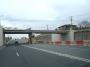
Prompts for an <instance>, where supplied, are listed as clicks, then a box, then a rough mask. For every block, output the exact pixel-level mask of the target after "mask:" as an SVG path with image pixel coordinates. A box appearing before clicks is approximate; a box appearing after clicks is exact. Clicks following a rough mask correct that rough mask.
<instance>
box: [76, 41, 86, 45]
mask: <svg viewBox="0 0 90 67" xmlns="http://www.w3.org/2000/svg"><path fill="white" fill-rule="evenodd" d="M76 44H77V46H83V45H84V44H85V42H84V40H77V41H76Z"/></svg>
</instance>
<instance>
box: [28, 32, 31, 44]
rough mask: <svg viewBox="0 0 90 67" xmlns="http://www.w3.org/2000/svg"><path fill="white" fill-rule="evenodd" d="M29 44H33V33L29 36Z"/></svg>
mask: <svg viewBox="0 0 90 67" xmlns="http://www.w3.org/2000/svg"><path fill="white" fill-rule="evenodd" d="M28 38H29V39H28V43H29V44H32V33H30V34H28Z"/></svg>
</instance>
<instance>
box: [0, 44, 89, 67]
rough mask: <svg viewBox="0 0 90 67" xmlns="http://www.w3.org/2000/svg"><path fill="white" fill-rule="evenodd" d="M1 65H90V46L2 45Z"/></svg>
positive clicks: (84, 66) (26, 66)
mask: <svg viewBox="0 0 90 67" xmlns="http://www.w3.org/2000/svg"><path fill="white" fill-rule="evenodd" d="M0 67H90V47H70V46H55V45H39V44H36V45H20V46H8V47H6V46H2V47H0Z"/></svg>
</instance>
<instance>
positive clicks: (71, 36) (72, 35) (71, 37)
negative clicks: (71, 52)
mask: <svg viewBox="0 0 90 67" xmlns="http://www.w3.org/2000/svg"><path fill="white" fill-rule="evenodd" d="M68 38H69V40H70V41H71V44H72V45H73V44H74V43H73V42H74V30H72V28H71V29H70V31H69V34H68Z"/></svg>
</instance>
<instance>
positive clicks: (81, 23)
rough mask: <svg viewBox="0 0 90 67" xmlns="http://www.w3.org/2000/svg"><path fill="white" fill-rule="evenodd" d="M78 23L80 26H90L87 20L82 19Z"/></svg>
mask: <svg viewBox="0 0 90 67" xmlns="http://www.w3.org/2000/svg"><path fill="white" fill-rule="evenodd" d="M78 25H79V26H80V27H90V22H89V21H87V20H84V21H81V22H80V23H79V24H78Z"/></svg>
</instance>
